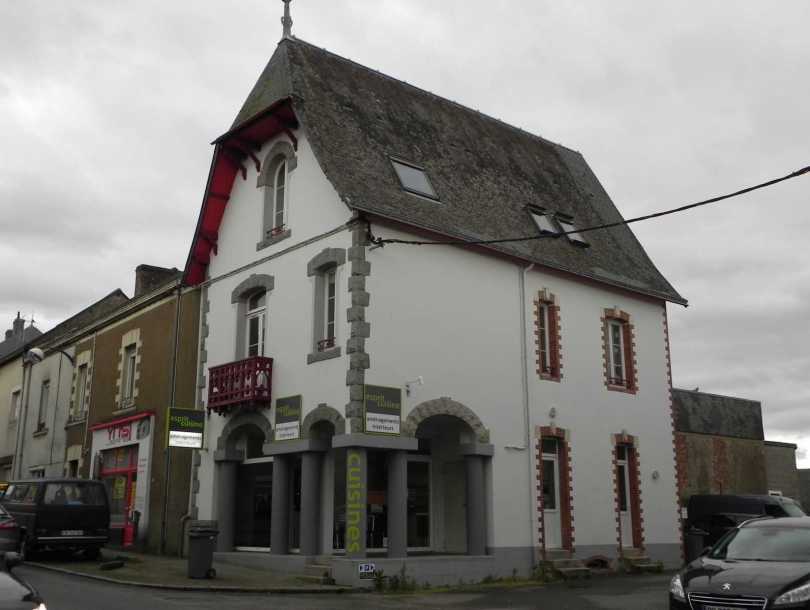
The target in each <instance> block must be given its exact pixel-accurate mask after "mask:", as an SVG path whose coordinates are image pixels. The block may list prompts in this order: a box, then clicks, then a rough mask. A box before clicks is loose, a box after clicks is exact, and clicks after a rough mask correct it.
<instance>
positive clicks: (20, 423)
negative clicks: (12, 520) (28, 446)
mask: <svg viewBox="0 0 810 610" xmlns="http://www.w3.org/2000/svg"><path fill="white" fill-rule="evenodd" d="M27 353H28V352H27V350H26V351H23V353H22V367H23V392H24V393H25V400H20V413H19V414H18V416H17V443H16V447H15V448H14V457H15V460H16V464H15V465H14V468H12V472H16V473H17V474H16V475H14V476H15V478H17V479H21V478H22V456H23V443H24V442H25V428H26V425H27V423H28V403H29V402H30V400H31V375H32V373H33V371H32V368H33V366H34V365H33V363H30V362H26V354H27ZM26 369H27V370H28V385H27V387H26V383H25V371H26Z"/></svg>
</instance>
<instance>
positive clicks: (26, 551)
mask: <svg viewBox="0 0 810 610" xmlns="http://www.w3.org/2000/svg"><path fill="white" fill-rule="evenodd" d="M20 559H22V560H23V561H33V560H34V559H36V552H35V547H34V545H33V544H31V541H30V540H29V539H28V538H27V537H25V538H23V539H22V541H21V542H20Z"/></svg>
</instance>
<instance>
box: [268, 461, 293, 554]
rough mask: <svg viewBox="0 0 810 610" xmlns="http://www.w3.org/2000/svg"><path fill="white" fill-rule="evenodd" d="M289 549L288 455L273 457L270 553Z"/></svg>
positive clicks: (283, 552)
mask: <svg viewBox="0 0 810 610" xmlns="http://www.w3.org/2000/svg"><path fill="white" fill-rule="evenodd" d="M289 551H290V457H289V456H287V455H277V456H275V457H274V458H273V502H272V510H271V513H270V553H271V554H272V555H286V554H288V553H289Z"/></svg>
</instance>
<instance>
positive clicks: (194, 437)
mask: <svg viewBox="0 0 810 610" xmlns="http://www.w3.org/2000/svg"><path fill="white" fill-rule="evenodd" d="M168 428H169V447H185V448H187V449H202V446H203V433H204V432H205V411H198V410H196V409H174V408H170V409H169V421H168Z"/></svg>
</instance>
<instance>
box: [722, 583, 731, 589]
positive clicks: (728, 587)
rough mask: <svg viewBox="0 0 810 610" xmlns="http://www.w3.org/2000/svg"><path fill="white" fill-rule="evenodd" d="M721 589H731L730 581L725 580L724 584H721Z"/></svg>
mask: <svg viewBox="0 0 810 610" xmlns="http://www.w3.org/2000/svg"><path fill="white" fill-rule="evenodd" d="M722 589H723V591H731V583H730V582H727V583H726V584H724V585H723V587H722Z"/></svg>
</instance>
